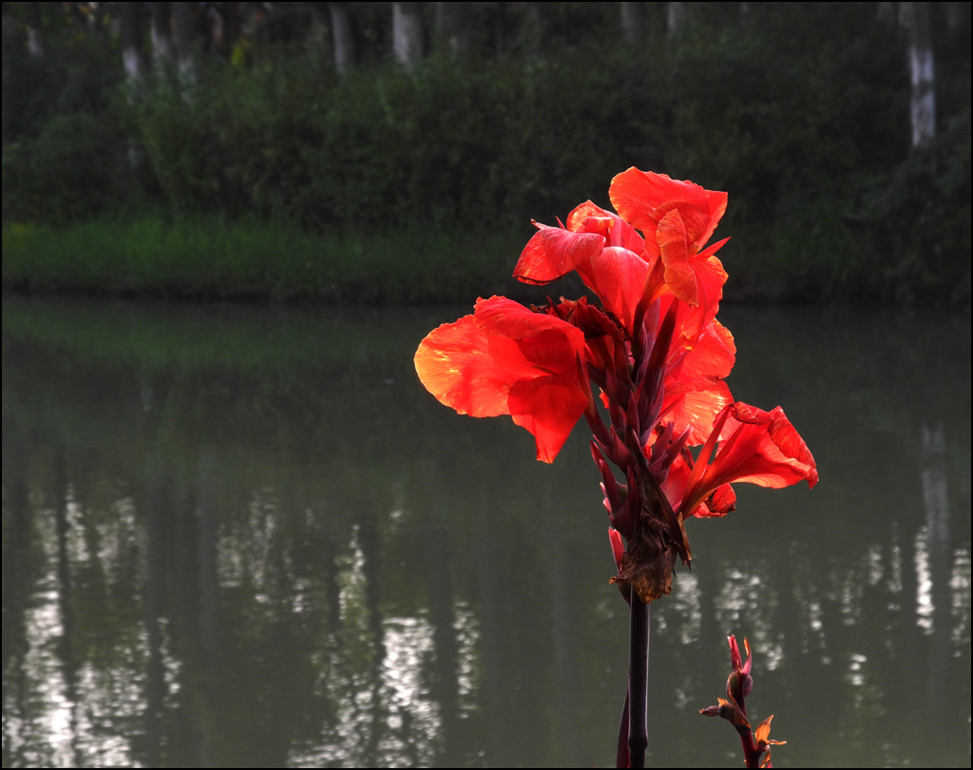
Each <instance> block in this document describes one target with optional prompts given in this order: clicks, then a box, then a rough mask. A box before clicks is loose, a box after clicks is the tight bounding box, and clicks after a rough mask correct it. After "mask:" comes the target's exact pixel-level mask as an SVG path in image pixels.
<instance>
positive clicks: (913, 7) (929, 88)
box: [900, 3, 936, 147]
mask: <svg viewBox="0 0 973 770" xmlns="http://www.w3.org/2000/svg"><path fill="white" fill-rule="evenodd" d="M900 9H901V15H900V21H901V23H902V24H903V26H908V28H909V30H910V35H909V70H910V73H911V79H912V101H911V116H912V146H913V147H927V146H929V145H930V144H932V141H933V139H934V138H935V136H936V72H935V59H934V56H933V49H932V24H931V19H930V13H929V3H902V5H901V6H900Z"/></svg>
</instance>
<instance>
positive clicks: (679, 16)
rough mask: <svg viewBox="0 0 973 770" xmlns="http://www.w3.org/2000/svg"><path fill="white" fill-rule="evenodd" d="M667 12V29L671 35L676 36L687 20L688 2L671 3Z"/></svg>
mask: <svg viewBox="0 0 973 770" xmlns="http://www.w3.org/2000/svg"><path fill="white" fill-rule="evenodd" d="M668 6H669V7H668V8H667V13H666V31H667V32H668V34H669V37H674V36H675V35H678V34H679V33H680V32H681V31H682V27H683V25H684V24H685V21H686V4H685V3H669V4H668Z"/></svg>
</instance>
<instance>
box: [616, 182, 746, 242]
mask: <svg viewBox="0 0 973 770" xmlns="http://www.w3.org/2000/svg"><path fill="white" fill-rule="evenodd" d="M608 194H609V197H610V198H611V202H612V205H613V206H614V207H615V210H616V211H617V212H618V213H619V215H621V217H622V219H624V220H625V221H626V222H629V223H630V224H632V225H634V226H635V227H637V228H638V229H639V230H641V231H642V232H643V233H644V234H645V236H646V239H647V240H646V248H647V249H648V250H651V249H650V246H649V244H650V243H651V242H652V241H653V240H654V236H655V230H656V225H657V223H658V222H660V221H661V220H662V218H663V217H664V216H665V214H666V213H667V212H668V210H669V209H668V208H666V206H667V204H668V206H670V207H678V209H679V210H680V213H681V215H682V218H683V220H684V221H685V222H686V226H687V230H688V233H689V241H690V243H691V244H692V246H693V249H692V250H693V251H694V252H695V251H698V250H699V248H700V247H701V246H702V245H703V244H705V243H706V242H707V241H708V240H709V239H710V237H711V236H712V235H713V231H714V230H715V229H716V225H717V223H718V222H719V221H720V218H721V217H722V216H723V213H724V212H725V211H726V200H727V195H726V193H724V192H714V191H712V190H705V189H703V188H702V187H700V186H699V185H698V184H694V183H693V182H682V181H679V180H677V179H670V178H669V177H668V176H666V175H665V174H655V173H653V172H651V171H649V172H646V171H640V170H639V169H637V168H634V167H633V168H630V169H628V170H627V171H623V172H622V173H621V174H619V175H618V176H616V177H615V178H614V179H613V180H612V184H611V189H610V190H609V193H608ZM660 209H661V210H660Z"/></svg>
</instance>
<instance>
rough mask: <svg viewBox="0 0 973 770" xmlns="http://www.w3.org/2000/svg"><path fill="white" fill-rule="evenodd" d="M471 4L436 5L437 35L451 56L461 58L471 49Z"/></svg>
mask: <svg viewBox="0 0 973 770" xmlns="http://www.w3.org/2000/svg"><path fill="white" fill-rule="evenodd" d="M469 6H470V4H469V3H436V34H437V36H438V37H439V40H440V41H442V42H443V43H444V44H445V45H446V47H447V48H449V52H450V54H452V55H453V56H454V57H460V56H463V55H465V54H466V52H467V51H468V50H469V47H470V32H469V18H470V13H469Z"/></svg>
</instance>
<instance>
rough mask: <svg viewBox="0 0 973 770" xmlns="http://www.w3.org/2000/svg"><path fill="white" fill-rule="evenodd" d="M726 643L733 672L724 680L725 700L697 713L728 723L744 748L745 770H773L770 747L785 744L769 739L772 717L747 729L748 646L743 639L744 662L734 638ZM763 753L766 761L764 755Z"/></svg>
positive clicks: (750, 685)
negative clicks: (747, 769) (750, 769)
mask: <svg viewBox="0 0 973 770" xmlns="http://www.w3.org/2000/svg"><path fill="white" fill-rule="evenodd" d="M726 640H727V642H728V643H729V645H730V666H731V668H732V671H731V672H730V676H729V678H728V679H727V680H726V697H727V700H724V699H723V698H719V699H718V705H716V706H707V707H706V708H704V709H700V710H699V713H700V714H702V715H703V716H708V717H720V718H722V719H725V720H726V721H728V722H729V723H730V724H731V725H733V728H734V729H735V730H736V731H737V733H738V734H739V736H740V743H741V745H742V746H743V759H744V761H745V762H746V764H747V767H773V766H774V765H773V762H771V758H770V747H771V746H782V745H784V744H785V743H787V741H774V740H771V739H770V723H771V722H772V721H773V719H774V715H773V714H771V715H770V716H769V717H767V718H766V719H765V720H764V721H763V722H761V723H760V724H759V725H757V729H756V730H753V729H752V728H751V727H750V720H749V719H748V718H747V703H746V699H747V696H748V695H749V694H750V691H751V690H752V689H753V677H752V676H751V675H750V671H751V669H752V667H753V655H752V653H751V652H750V643H749V642H748V641H747V640H746V638H744V640H743V646H744V648H745V649H746V651H747V659H746V661H743V659H742V658H741V657H740V648H739V647H738V646H737V640H736V637H735V636H728V637H727V639H726ZM765 753H766V755H767V756H766V757H764V754H765Z"/></svg>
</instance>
